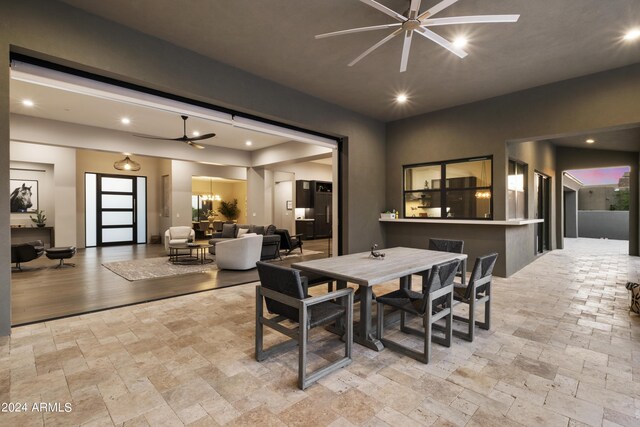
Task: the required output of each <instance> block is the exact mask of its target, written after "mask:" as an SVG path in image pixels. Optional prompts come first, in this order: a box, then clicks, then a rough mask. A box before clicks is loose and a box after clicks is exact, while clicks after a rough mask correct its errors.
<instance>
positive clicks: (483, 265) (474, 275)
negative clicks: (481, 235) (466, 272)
mask: <svg viewBox="0 0 640 427" xmlns="http://www.w3.org/2000/svg"><path fill="white" fill-rule="evenodd" d="M497 259H498V254H497V253H492V254H489V255H484V256H480V257H478V258H476V263H475V264H474V265H473V271H472V272H471V277H470V278H469V286H467V290H466V292H465V296H464V297H465V298H466V299H469V298H471V297H472V295H471V292H472V289H473V286H471V285H472V284H474V283H477V282H479V281H483V283H482V284H478V285H477V286H476V291H477V292H484V289H485V287H486V285H487V283H488V282H490V281H491V275H492V274H493V267H495V265H496V260H497ZM483 279H484V280H483Z"/></svg>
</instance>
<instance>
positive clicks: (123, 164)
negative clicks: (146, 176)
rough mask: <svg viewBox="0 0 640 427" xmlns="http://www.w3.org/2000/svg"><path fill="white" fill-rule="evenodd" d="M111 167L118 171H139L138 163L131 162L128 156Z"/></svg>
mask: <svg viewBox="0 0 640 427" xmlns="http://www.w3.org/2000/svg"><path fill="white" fill-rule="evenodd" d="M113 167H114V168H115V169H116V170H119V171H139V170H140V163H138V162H136V161H135V160H131V159H130V158H129V156H126V157H125V158H124V159H122V160H119V161H117V162H115V163H114V164H113Z"/></svg>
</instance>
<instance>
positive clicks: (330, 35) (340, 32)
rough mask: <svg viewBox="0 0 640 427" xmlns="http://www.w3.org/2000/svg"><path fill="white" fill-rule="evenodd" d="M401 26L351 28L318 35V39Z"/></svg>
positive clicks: (398, 24) (396, 24) (385, 25)
mask: <svg viewBox="0 0 640 427" xmlns="http://www.w3.org/2000/svg"><path fill="white" fill-rule="evenodd" d="M400 25H402V24H401V23H395V24H384V25H373V26H371V27H360V28H351V29H349V30H341V31H334V32H332V33H325V34H318V35H317V36H316V39H323V38H325V37H333V36H341V35H343V34H352V33H360V32H363V31H373V30H384V29H387V28H393V27H399V26H400Z"/></svg>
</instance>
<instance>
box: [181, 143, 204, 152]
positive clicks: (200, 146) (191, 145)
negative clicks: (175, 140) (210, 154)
mask: <svg viewBox="0 0 640 427" xmlns="http://www.w3.org/2000/svg"><path fill="white" fill-rule="evenodd" d="M185 142H186V143H187V145H189V146H190V147H193V148H197V149H198V150H204V145H200V144H196V143H195V142H193V141H185Z"/></svg>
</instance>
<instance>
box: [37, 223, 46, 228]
mask: <svg viewBox="0 0 640 427" xmlns="http://www.w3.org/2000/svg"><path fill="white" fill-rule="evenodd" d="M45 225H46V224H45V223H37V224H36V226H38V227H44V226H45Z"/></svg>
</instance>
